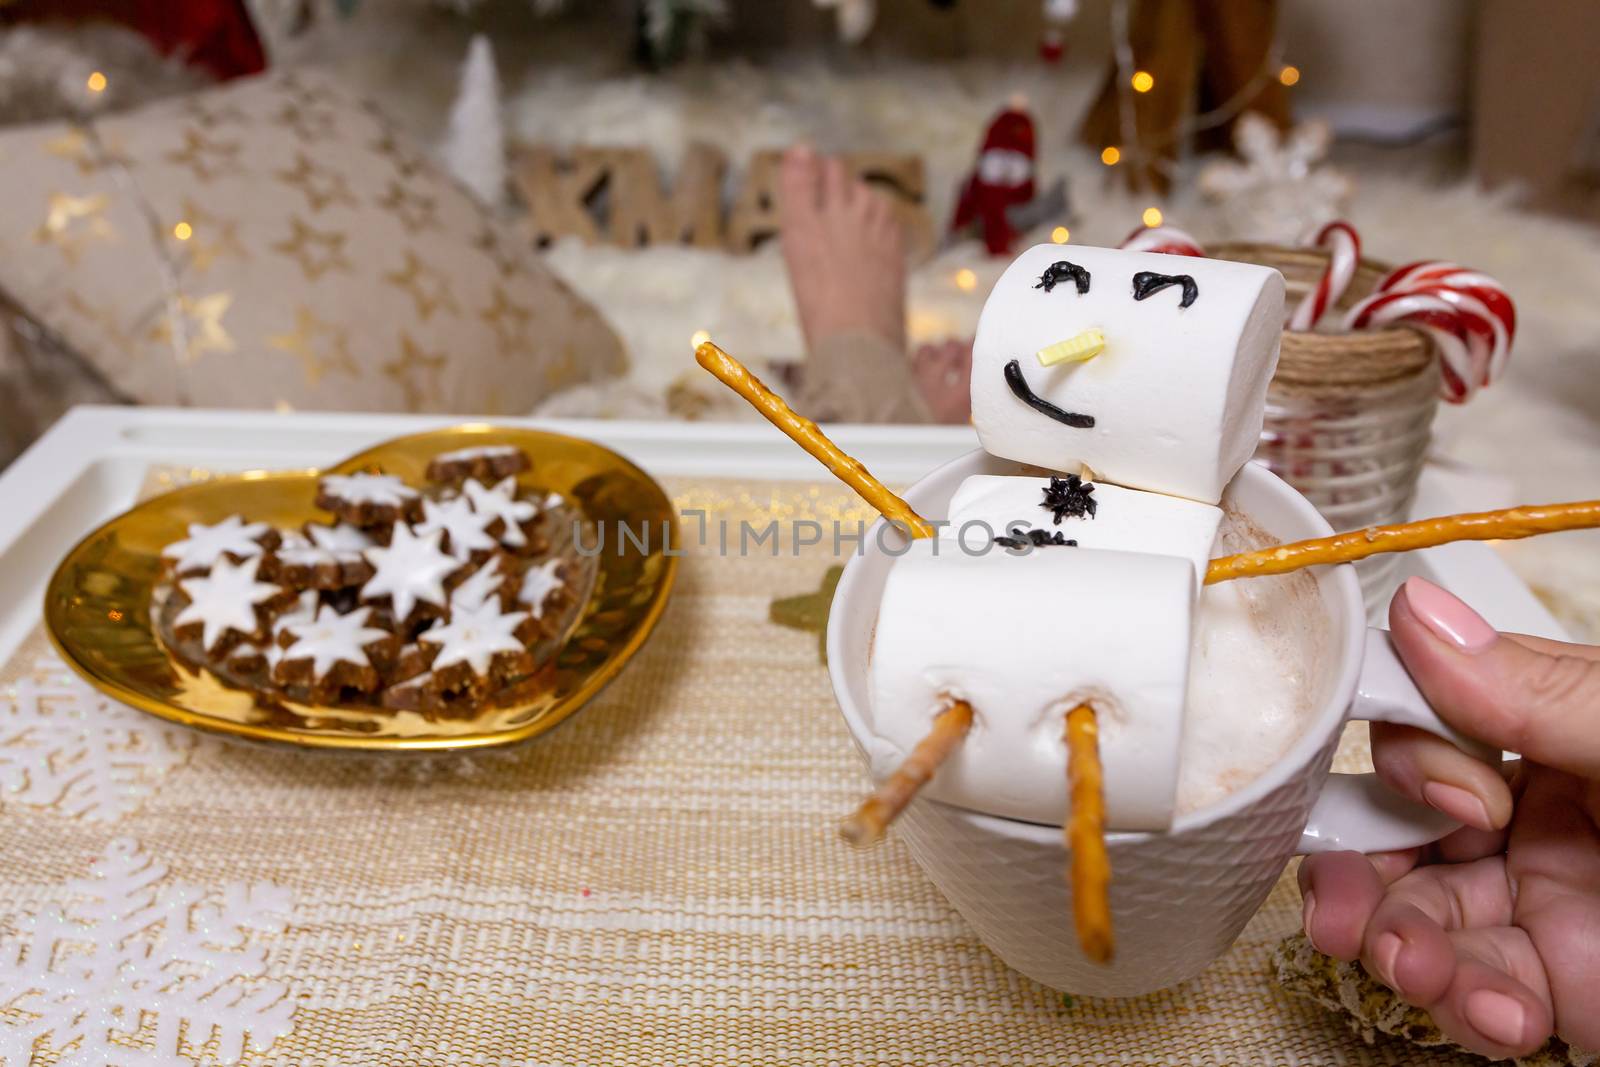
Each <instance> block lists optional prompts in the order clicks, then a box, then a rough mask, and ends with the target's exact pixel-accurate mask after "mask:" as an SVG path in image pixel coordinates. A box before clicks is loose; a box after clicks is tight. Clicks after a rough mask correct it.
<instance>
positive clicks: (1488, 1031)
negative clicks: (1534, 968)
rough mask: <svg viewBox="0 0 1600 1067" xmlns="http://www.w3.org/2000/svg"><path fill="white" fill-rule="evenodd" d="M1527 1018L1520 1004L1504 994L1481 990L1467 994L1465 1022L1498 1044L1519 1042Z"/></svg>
mask: <svg viewBox="0 0 1600 1067" xmlns="http://www.w3.org/2000/svg"><path fill="white" fill-rule="evenodd" d="M1527 1017H1528V1016H1527V1012H1525V1011H1524V1010H1523V1008H1522V1004H1521V1003H1520V1002H1519V1001H1517V1000H1516V999H1514V998H1512V997H1508V996H1506V995H1505V994H1504V993H1496V992H1495V991H1494V990H1492V989H1480V990H1477V991H1476V992H1473V993H1468V994H1467V1021H1468V1022H1470V1023H1472V1027H1473V1029H1475V1030H1477V1031H1478V1033H1480V1034H1482V1035H1483V1036H1484V1037H1486V1038H1488V1039H1489V1040H1490V1041H1493V1042H1496V1043H1497V1044H1501V1045H1512V1046H1516V1045H1521V1044H1522V1028H1523V1025H1524V1024H1525V1023H1526V1022H1527Z"/></svg>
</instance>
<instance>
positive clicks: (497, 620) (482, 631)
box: [417, 604, 528, 678]
mask: <svg viewBox="0 0 1600 1067" xmlns="http://www.w3.org/2000/svg"><path fill="white" fill-rule="evenodd" d="M527 618H528V613H527V612H526V611H513V612H510V613H506V612H502V611H501V610H500V606H499V605H498V604H485V605H482V606H481V607H477V608H466V607H458V608H455V609H453V610H452V611H451V612H450V621H449V623H447V624H446V625H444V626H435V627H434V628H433V629H431V630H428V631H427V632H425V633H423V634H420V635H419V636H418V637H417V641H418V642H419V643H421V644H426V645H437V646H438V647H439V654H438V655H437V656H435V657H434V659H433V670H434V672H435V673H437V672H438V671H439V670H440V669H441V668H444V667H449V666H452V665H454V664H457V663H465V664H467V666H469V667H471V668H472V673H473V674H476V675H478V676H479V677H480V678H481V677H483V676H484V675H486V674H488V673H489V664H490V663H491V662H492V661H493V659H494V656H495V653H497V652H521V651H522V650H523V645H522V642H521V641H519V640H517V637H516V633H515V631H516V629H517V627H518V626H521V625H522V624H523V623H524V622H526V621H527Z"/></svg>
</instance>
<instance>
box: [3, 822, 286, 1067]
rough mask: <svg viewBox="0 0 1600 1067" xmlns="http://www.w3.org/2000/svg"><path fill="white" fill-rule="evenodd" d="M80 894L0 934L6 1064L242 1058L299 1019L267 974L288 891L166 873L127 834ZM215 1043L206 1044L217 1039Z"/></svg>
mask: <svg viewBox="0 0 1600 1067" xmlns="http://www.w3.org/2000/svg"><path fill="white" fill-rule="evenodd" d="M62 890H63V891H62V894H61V896H62V897H63V898H65V899H67V900H70V901H71V903H69V904H67V905H66V906H64V907H61V906H56V907H51V908H48V909H46V910H44V911H42V912H40V913H38V914H36V915H26V916H22V917H20V918H19V919H17V920H16V921H15V928H16V929H17V931H18V934H17V935H16V936H15V937H12V938H7V939H5V940H4V941H0V1064H3V1065H5V1067H26V1065H27V1064H29V1063H30V1062H32V1061H33V1058H34V1057H35V1056H36V1055H38V1054H40V1053H45V1054H47V1055H52V1056H53V1057H54V1058H53V1061H52V1062H57V1063H60V1064H83V1065H88V1064H95V1065H104V1064H116V1065H117V1067H168V1065H180V1064H190V1063H193V1062H194V1061H195V1059H196V1058H198V1056H199V1054H200V1052H201V1050H204V1051H205V1052H206V1053H207V1054H208V1058H212V1059H214V1060H215V1061H219V1062H222V1063H236V1062H238V1060H239V1059H240V1058H241V1057H242V1056H243V1055H244V1053H245V1049H246V1047H247V1046H248V1047H249V1048H250V1049H253V1050H256V1051H261V1052H264V1051H266V1050H267V1049H268V1048H269V1047H270V1046H271V1045H272V1043H273V1042H274V1041H276V1040H277V1039H278V1038H280V1037H283V1036H284V1035H285V1034H287V1033H289V1032H290V1030H292V1029H293V1027H294V1010H295V1005H294V1002H293V1001H292V1000H290V999H289V997H288V995H287V990H286V988H285V987H284V985H283V984H282V983H281V982H277V981H273V980H271V979H268V978H266V977H264V976H265V974H266V970H267V952H266V949H265V948H264V947H262V946H260V945H259V944H257V943H256V942H257V940H258V938H259V936H260V935H262V934H276V933H281V932H282V931H283V929H284V926H285V919H286V917H287V915H288V913H289V910H290V906H291V898H290V894H289V893H288V891H287V890H283V889H279V888H278V887H276V886H273V885H270V884H265V883H261V884H255V885H244V884H242V883H235V884H232V885H229V886H226V887H224V888H223V889H222V890H221V891H220V892H218V891H213V890H209V889H205V888H202V887H199V886H193V885H185V884H182V883H178V882H172V881H169V880H168V879H167V868H166V866H165V865H164V864H162V863H159V862H157V861H156V860H155V859H153V858H151V857H150V856H149V855H147V854H146V853H145V852H143V851H142V850H141V849H140V847H139V845H138V844H137V843H136V842H134V841H131V840H129V839H127V838H119V839H118V840H115V841H113V842H111V844H110V845H109V846H107V850H106V855H105V857H104V858H103V859H101V860H99V861H98V862H96V863H95V864H94V866H93V867H92V868H90V872H89V877H88V878H81V879H74V880H72V881H70V882H68V883H66V884H65V885H64V886H63V887H62ZM208 1046H209V1047H208Z"/></svg>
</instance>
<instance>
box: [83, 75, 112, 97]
mask: <svg viewBox="0 0 1600 1067" xmlns="http://www.w3.org/2000/svg"><path fill="white" fill-rule="evenodd" d="M85 84H86V85H87V86H88V88H89V91H90V92H91V93H103V92H105V91H106V84H107V83H106V76H105V75H104V74H102V73H101V72H100V71H98V70H97V71H94V72H93V73H91V74H90V75H89V80H88V82H86V83H85Z"/></svg>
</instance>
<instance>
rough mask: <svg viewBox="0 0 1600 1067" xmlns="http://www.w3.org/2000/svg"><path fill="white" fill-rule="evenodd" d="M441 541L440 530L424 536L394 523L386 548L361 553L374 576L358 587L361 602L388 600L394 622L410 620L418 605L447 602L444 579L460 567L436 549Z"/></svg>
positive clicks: (438, 604) (442, 537)
mask: <svg viewBox="0 0 1600 1067" xmlns="http://www.w3.org/2000/svg"><path fill="white" fill-rule="evenodd" d="M443 541H444V531H443V530H442V529H441V530H434V531H433V532H432V533H429V534H425V535H424V534H417V533H415V532H413V531H412V529H411V527H409V526H407V525H406V524H405V523H397V524H396V525H395V528H394V536H393V537H392V538H391V539H390V541H389V545H388V547H387V548H378V547H373V548H369V549H367V550H366V552H364V553H363V555H365V556H366V557H367V562H368V563H370V564H372V568H373V574H372V577H371V578H370V579H368V580H367V584H366V585H364V586H362V587H361V599H363V600H377V599H378V598H380V597H389V598H390V603H391V604H393V606H394V617H395V620H396V621H397V622H399V621H403V620H405V619H407V618H409V617H410V615H411V612H412V610H413V609H415V608H416V606H417V604H418V603H423V604H432V605H433V606H435V607H443V606H444V605H445V602H446V600H447V599H448V597H447V596H446V594H445V591H444V582H445V579H446V578H448V577H450V575H452V574H454V573H455V572H456V570H457V569H458V568H459V567H460V566H461V564H460V562H459V561H457V560H455V559H452V558H451V557H450V556H447V555H445V553H444V551H443V550H442V549H441V548H440V547H439V546H440V544H441V543H442V542H443Z"/></svg>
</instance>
